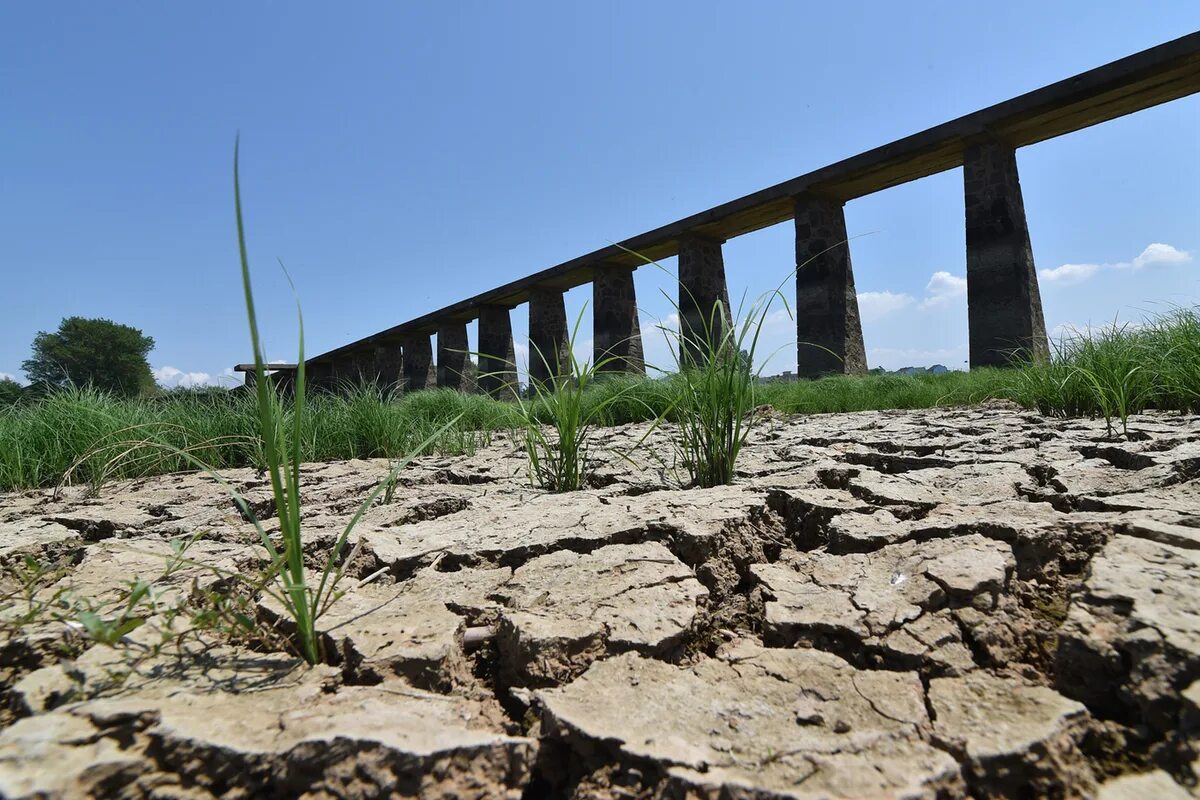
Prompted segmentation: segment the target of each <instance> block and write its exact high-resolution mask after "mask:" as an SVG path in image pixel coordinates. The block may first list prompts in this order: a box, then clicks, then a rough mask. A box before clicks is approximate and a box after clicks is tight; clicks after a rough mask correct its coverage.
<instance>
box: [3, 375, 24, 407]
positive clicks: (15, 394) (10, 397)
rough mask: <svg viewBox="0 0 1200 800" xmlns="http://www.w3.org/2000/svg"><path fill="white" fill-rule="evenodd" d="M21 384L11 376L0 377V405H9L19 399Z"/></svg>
mask: <svg viewBox="0 0 1200 800" xmlns="http://www.w3.org/2000/svg"><path fill="white" fill-rule="evenodd" d="M21 394H22V389H21V384H19V383H17V382H16V381H14V380H13V379H12V378H0V406H11V405H12V404H13V403H15V402H17V401H18V400H20V399H21Z"/></svg>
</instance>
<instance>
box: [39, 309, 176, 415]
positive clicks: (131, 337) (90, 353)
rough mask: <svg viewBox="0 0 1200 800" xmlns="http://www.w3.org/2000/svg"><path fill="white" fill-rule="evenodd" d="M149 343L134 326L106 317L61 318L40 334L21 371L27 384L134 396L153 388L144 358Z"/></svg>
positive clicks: (148, 368)
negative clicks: (54, 329)
mask: <svg viewBox="0 0 1200 800" xmlns="http://www.w3.org/2000/svg"><path fill="white" fill-rule="evenodd" d="M153 347H154V339H152V338H150V337H149V336H146V335H144V334H143V333H142V332H141V331H140V330H138V329H137V328H133V327H130V326H128V325H119V324H117V323H115V322H113V321H112V320H107V319H86V318H84V317H67V318H66V319H64V320H63V321H62V323H60V324H59V326H58V331H57V332H55V333H46V332H45V331H40V332H39V333H38V335H37V336H36V337H34V340H33V358H31V359H29V360H28V361H25V362H24V363H23V364H22V365H21V368H22V369H23V370H25V374H26V375H28V376H29V381H30V383H31V384H38V383H46V384H50V385H53V386H65V385H67V384H69V383H70V384H75V385H76V386H85V385H89V384H90V385H91V386H94V387H95V388H97V389H103V390H105V391H110V392H114V393H116V394H120V395H126V396H130V395H136V394H140V393H142V392H145V391H148V390H150V389H152V388H153V387H154V376H153V375H152V374H151V372H150V362H149V361H147V360H146V356H147V355H149V353H150V350H151V349H152V348H153Z"/></svg>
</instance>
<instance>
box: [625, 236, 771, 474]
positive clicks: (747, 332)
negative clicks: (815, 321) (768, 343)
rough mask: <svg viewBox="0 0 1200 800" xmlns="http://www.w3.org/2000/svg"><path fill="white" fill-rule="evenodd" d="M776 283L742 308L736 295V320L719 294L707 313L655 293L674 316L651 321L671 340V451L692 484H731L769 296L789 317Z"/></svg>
mask: <svg viewBox="0 0 1200 800" xmlns="http://www.w3.org/2000/svg"><path fill="white" fill-rule="evenodd" d="M634 255H637V254H636V253H635V254H634ZM639 257H641V256H639ZM643 258H644V257H643ZM644 260H646V262H647V263H649V264H653V265H654V266H656V267H659V269H663V267H662V266H660V265H659V264H657V263H656V262H654V261H650V260H649V259H644ZM794 274H795V272H792V273H789V275H788V277H787V278H785V279H784V280H785V281H787V280H788V279H790V278H791V276H792V275H794ZM782 285H783V284H780V287H777V288H776V289H774V290H772V291H770V292H768V293H766V294H765V295H763V296H762V297H760V298H759V299H758V300H757V301H755V302H754V303H752V304H751V305H750V306H749V307H748V308H747V307H745V299H744V298H743V301H742V305H741V307H739V309H738V313H737V315H736V319H733V318H732V317H731V315H729V314H728V313H727V309H726V308H725V304H724V303H723V302H721V301H720V300H718V301H717V302H716V303H714V304H713V306H712V308H711V309H709V311H708V314H707V316H706V315H705V314H704V313H698V314H684V313H683V310H682V309H681V308H680V305H679V303H678V302H676V300H675V299H674V298H673V297H671V296H670V295H669V294H667V293H666V292H663V295H664V296H665V297H666V298H667V301H668V302H670V303H671V305H672V306H673V307H674V309H675V312H676V315H677V316H678V318H679V321H680V322H679V327H678V328H672V327H670V326H666V325H658V326H656V327H657V328H658V329H659V330H660V331H662V332H663V334H664V335H665V336H666V337H667V339H668V341H669V342H670V344H671V355H672V357H673V359H674V362H675V363H674V368H675V370H674V371H675V372H676V375H675V376H674V377H673V379H672V380H673V389H674V392H675V400H674V403H673V404H672V406H671V408H670V411H669V416H670V417H671V418H672V419H673V420H674V421H675V422H676V430H675V440H674V444H675V454H676V457H677V459H678V460H679V462H680V463H681V464H682V465H683V468H684V470H685V471H686V472H687V475H688V478H689V481H690V483H691V484H692V485H695V486H699V487H702V488H708V487H712V486H721V485H724V484H729V483H733V480H734V477H735V465H736V463H737V459H738V455H739V454H740V453H741V449H742V446H743V445H744V444H745V443H746V437H747V436H749V434H750V430H751V428H752V427H753V425H754V409H755V407H756V393H757V388H758V383H759V379H760V377H761V371H762V368H761V367H759V369H758V370H755V369H754V366H753V365H754V357H755V354H756V353H757V351H758V343H759V336H760V334H761V333H762V326H763V322H764V321H765V320H766V316H767V313H768V312H769V311H770V308H771V305H772V303H773V302H774V300H775V299H776V298H778V299H779V300H780V301H781V302H782V303H783V305H784V308H785V309H786V310H787V312H788V316H789V317H790V316H791V309H790V308H789V307H788V305H787V298H786V297H784V295H783V292H782V291H781V288H782ZM685 291H686V289H685ZM691 305H693V306H698V305H699V304H698V303H695V302H693V303H691ZM656 369H658V371H659V372H664V373H665V372H667V371H668V370H664V369H662V368H661V367H656Z"/></svg>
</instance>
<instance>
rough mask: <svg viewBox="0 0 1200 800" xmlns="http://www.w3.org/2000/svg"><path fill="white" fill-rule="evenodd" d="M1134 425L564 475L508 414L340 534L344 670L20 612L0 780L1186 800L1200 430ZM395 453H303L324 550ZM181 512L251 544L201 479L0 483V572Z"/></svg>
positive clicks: (33, 786)
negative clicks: (356, 541)
mask: <svg viewBox="0 0 1200 800" xmlns="http://www.w3.org/2000/svg"><path fill="white" fill-rule="evenodd" d="M644 432H645V429H644V427H641V426H629V427H625V428H616V429H612V430H609V431H605V432H603V435H602V442H601V444H603V445H604V446H605V447H608V448H617V449H619V448H624V447H629V446H630V445H632V444H633V443H634V442H636V441H638V439H639V438H640V437H641V436H642V435H643V433H644ZM1129 434H1130V435H1129V438H1128V439H1125V438H1121V439H1111V438H1108V437H1106V435H1105V432H1104V425H1103V424H1102V423H1099V422H1093V421H1087V420H1051V419H1045V418H1042V417H1040V416H1038V415H1036V414H1032V413H1028V412H1022V411H1018V410H1016V409H1014V408H1009V407H1005V406H1003V405H998V404H997V405H992V406H987V407H977V408H967V409H938V410H929V411H904V412H868V413H857V414H834V415H823V416H813V417H783V416H778V415H774V414H768V415H767V416H765V417H764V418H762V419H761V420H760V424H759V426H758V427H756V429H755V431H754V433H753V434H752V435H751V439H750V442H749V444H748V446H747V448H746V449H745V450H744V451H743V456H742V458H741V460H740V461H739V477H738V481H737V483H736V484H735V485H733V486H728V487H721V488H717V489H710V490H698V489H686V490H684V489H679V488H678V482H677V481H676V479H675V477H674V475H673V472H672V470H671V469H670V468H669V465H664V464H663V463H662V461H661V460H660V459H653V458H649V457H647V456H648V454H651V453H658V454H666V453H669V448H668V447H667V445H666V443H665V440H664V438H663V432H662V431H658V432H655V433H654V434H653V435H652V436H651V437H650V439H649V440H648V442H649V445H648V448H649V449H648V450H645V451H643V456H642V457H639V458H637V459H635V460H637V461H639V462H642V463H640V464H631V463H629V462H628V461H627V460H625V459H622V458H619V457H617V456H616V455H612V454H610V453H608V452H605V454H604V455H603V456H602V457H601V458H600V460H599V461H598V462H597V463H596V464H595V465H594V469H593V474H592V479H591V483H592V488H589V489H587V490H584V491H580V492H575V493H571V494H561V495H555V494H548V493H545V492H541V491H537V490H534V489H531V488H529V486H528V483H527V481H526V478H525V472H524V460H523V456H522V451H521V450H520V449H519V448H517V447H514V446H513V443H512V442H511V441H508V440H506V439H504V438H503V437H498V438H497V439H496V440H495V441H494V443H493V444H492V445H491V446H489V447H487V448H484V449H481V450H480V451H479V452H478V453H476V454H474V455H472V456H464V457H427V458H423V459H420V460H419V461H417V462H416V463H415V464H414V465H413V466H412V467H411V468H409V469H408V470H406V471H405V472H404V473H403V475H402V480H401V483H400V486H399V488H398V490H397V492H396V494H395V497H394V498H393V501H392V502H391V503H388V504H383V503H377V504H376V505H375V506H373V507H372V508H371V509H370V510H369V511H368V512H367V514H366V516H365V517H364V519H363V521H362V523H361V524H360V526H359V528H358V534H359V535H360V536H361V539H362V543H361V548H360V549H359V550H358V552H357V554H356V556H355V558H354V560H353V561H352V562H351V563H350V565H349V573H348V578H347V580H346V581H345V582H344V586H345V587H346V588H347V589H348V592H347V594H346V595H345V596H344V597H342V598H341V599H340V600H339V601H338V602H337V603H336V604H335V605H334V606H333V607H332V609H331V610H330V612H329V614H328V615H327V616H326V617H324V618H323V619H322V621H321V627H322V629H323V630H324V633H325V635H326V642H327V645H328V647H327V651H328V652H329V653H330V654H331V656H330V659H329V660H330V662H331V663H329V664H325V665H322V666H319V667H316V668H307V667H304V666H303V665H302V664H300V663H299V662H297V661H296V660H295V659H294V658H291V657H289V656H288V655H287V654H286V653H284V652H273V651H271V650H270V649H269V648H264V647H262V646H256V647H254V648H251V647H250V646H248V645H245V644H239V643H237V642H234V641H231V640H228V639H224V640H222V639H217V638H214V639H211V640H210V641H204V640H200V639H195V640H189V644H188V646H187V647H186V648H183V649H181V650H180V651H177V652H168V651H164V652H163V653H162V654H161V655H159V656H156V657H154V658H152V659H147V660H144V661H143V662H141V663H139V664H137V665H136V667H135V668H132V669H131V670H130V669H125V670H124V671H122V669H123V668H122V666H121V663H118V662H120V656H119V651H116V650H113V649H111V648H108V647H104V646H100V645H95V646H92V647H90V648H85V649H83V651H82V652H77V653H74V654H73V657H72V658H71V659H70V660H69V661H64V660H63V659H62V658H61V657H60V655H58V654H59V653H60V652H61V651H60V649H58V648H56V646H55V645H56V643H59V642H60V641H61V640H62V639H63V638H64V637H69V636H72V635H75V636H76V638H78V636H77V634H73V633H72V632H71V631H69V630H64V629H63V626H62V625H61V623H59V624H58V625H57V627H56V626H55V625H54V624H51V623H38V622H36V621H35V622H33V623H30V624H27V625H24V626H22V627H20V628H14V627H12V626H11V625H10V626H9V627H7V628H5V630H7V631H9V633H7V634H6V637H7V639H6V641H4V642H0V691H2V692H3V694H4V707H5V710H4V712H3V716H2V717H0V720H2V721H3V724H4V727H3V728H2V729H0V795H2V796H4V797H10V798H20V797H72V798H73V797H127V798H209V797H311V798H318V797H320V798H324V797H355V798H365V797H377V796H388V795H406V796H409V795H411V796H421V797H479V798H484V797H510V798H522V797H524V798H559V797H562V798H624V797H697V798H743V797H744V798H866V797H870V798H876V797H879V798H885V797H897V798H899V797H903V798H960V797H972V798H991V797H1100V798H1107V799H1108V800H1114V799H1116V798H1137V799H1138V800H1146V799H1147V798H1171V797H1189V796H1193V795H1192V792H1194V791H1195V785H1196V772H1197V770H1198V769H1200V760H1198V758H1200V418H1197V417H1189V416H1180V415H1167V414H1145V415H1141V416H1138V417H1135V418H1134V419H1133V420H1132V422H1131V424H1130V431H1129ZM602 450H603V448H599V447H598V448H595V450H594V452H596V453H598V454H599V453H601V452H602ZM386 469H387V465H386V463H384V462H382V461H352V462H339V463H331V464H315V465H311V466H309V467H306V468H305V469H304V472H303V480H304V487H305V496H304V501H305V504H306V507H307V509H308V511H307V514H306V517H305V525H306V529H305V533H306V537H307V541H306V546H307V547H309V548H310V552H309V553H308V555H309V557H310V559H311V565H312V566H314V567H315V566H317V565H318V564H319V563H320V557H321V553H322V551H323V550H324V549H325V548H327V547H328V546H329V545H330V543H331V542H332V541H333V539H334V538H335V537H336V536H337V534H338V533H339V532H340V527H341V525H343V524H344V523H345V520H346V518H347V517H348V516H349V515H350V514H352V513H353V510H354V508H355V507H356V505H357V504H358V503H359V502H360V501H361V500H362V499H363V498H364V497H365V496H366V495H367V494H368V493H369V491H370V490H371V488H372V487H373V486H374V484H375V482H376V481H378V480H379V479H380V478H382V477H383V475H384V474H385V473H386ZM228 477H229V478H230V479H231V480H232V481H233V482H234V483H235V484H236V485H238V486H239V487H241V488H243V490H245V491H246V492H247V493H248V494H249V496H250V497H251V499H252V500H254V501H255V503H256V504H260V505H258V506H257V507H259V508H260V509H267V508H269V503H267V502H264V501H267V500H268V498H269V487H268V486H267V484H266V483H265V481H264V480H263V477H262V476H261V475H256V474H255V473H254V472H253V471H250V470H242V471H231V472H229V473H228ZM268 523H269V521H268ZM268 530H270V525H269V524H268ZM198 533H199V534H201V537H200V538H199V539H198V541H197V542H196V543H195V544H194V545H193V546H192V549H191V550H190V551H189V557H190V558H192V559H194V560H196V561H199V562H204V563H211V564H217V565H220V566H222V568H224V569H227V570H240V571H242V572H252V571H253V570H255V569H258V568H260V567H261V565H262V561H263V553H262V551H261V549H260V548H259V547H257V546H256V545H255V544H254V541H255V535H254V532H253V529H252V527H251V526H250V525H249V524H248V523H247V522H246V520H244V519H243V518H242V517H241V515H240V514H239V513H238V511H237V510H236V509H235V507H234V506H233V504H232V503H231V502H230V501H229V499H228V498H227V497H226V496H225V495H224V494H223V492H222V490H221V489H220V487H219V486H217V485H216V484H215V483H214V482H213V481H212V480H210V479H208V478H205V477H203V476H199V475H176V476H163V477H156V478H148V479H144V480H139V481H131V482H124V483H120V484H111V485H108V486H106V487H104V488H103V489H102V490H101V491H100V493H99V495H98V496H95V497H89V496H87V494H86V493H85V491H84V490H83V489H81V488H72V489H68V490H65V491H64V492H62V493H60V494H58V495H57V496H56V495H54V494H53V493H51V492H48V491H47V492H36V493H26V494H20V495H17V494H9V495H0V564H3V565H8V566H10V567H11V566H12V565H14V564H18V563H20V562H21V561H22V560H23V559H24V557H25V556H33V557H35V558H37V559H39V560H40V561H42V562H45V563H51V564H56V565H59V566H60V567H62V568H63V575H62V577H61V578H60V579H59V580H60V584H61V586H69V587H70V589H71V591H73V592H75V593H76V594H80V595H86V596H88V597H92V598H103V597H105V596H113V595H115V594H116V593H118V592H119V591H120V590H121V588H122V587H123V586H126V585H127V584H128V582H129V580H130V579H131V578H133V577H135V576H144V577H147V578H149V577H153V576H154V575H156V574H158V573H160V572H161V571H162V566H163V563H164V559H165V558H166V557H167V556H168V555H169V554H170V552H171V546H170V543H171V540H172V539H173V538H175V537H179V536H193V535H196V534H198ZM8 580H9V581H10V582H11V577H10V578H9V579H8ZM212 580H214V579H213V578H212V577H211V573H208V572H206V571H204V570H201V569H198V568H194V567H191V566H185V567H184V568H182V569H180V570H178V571H177V572H175V573H174V574H172V575H171V576H170V578H169V579H167V583H168V584H169V586H168V588H170V587H174V589H175V591H177V592H178V593H180V595H181V596H182V595H183V594H185V593H186V592H188V591H195V587H196V586H197V585H202V584H204V582H205V581H212ZM5 588H6V590H9V589H11V588H12V587H11V586H8V587H5ZM257 604H258V613H259V614H261V615H263V616H264V617H265V618H269V617H270V615H272V614H273V613H275V609H273V608H272V603H271V601H270V600H268V599H262V598H259V599H257ZM17 605H19V604H17ZM19 611H20V609H19V608H17V607H16V606H10V607H9V608H8V609H6V610H5V611H4V612H3V613H4V614H6V615H8V616H9V618H10V619H11V618H12V617H13V616H14V615H15V614H16V613H18V612H19ZM150 627H151V626H146V627H145V628H141V629H138V630H137V631H134V632H133V633H131V634H130V636H129V639H130V644H131V646H136V645H138V644H139V636H142V637H145V636H149V635H150V634H149V633H148V632H147V630H148V629H149V628H150ZM142 644H145V643H144V642H142ZM114 675H120V680H115V679H114Z"/></svg>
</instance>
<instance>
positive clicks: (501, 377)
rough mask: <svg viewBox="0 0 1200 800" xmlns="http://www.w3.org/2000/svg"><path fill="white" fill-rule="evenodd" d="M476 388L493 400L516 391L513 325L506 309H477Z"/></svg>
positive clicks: (484, 307)
mask: <svg viewBox="0 0 1200 800" xmlns="http://www.w3.org/2000/svg"><path fill="white" fill-rule="evenodd" d="M478 380H479V388H480V389H482V390H483V391H485V392H487V393H488V394H490V395H491V396H492V397H505V396H511V395H512V394H514V393H515V392H516V391H517V390H518V388H519V387H518V385H517V358H516V353H515V350H514V348H513V337H512V322H511V320H509V318H508V308H507V307H505V306H480V307H479V378H478Z"/></svg>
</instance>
